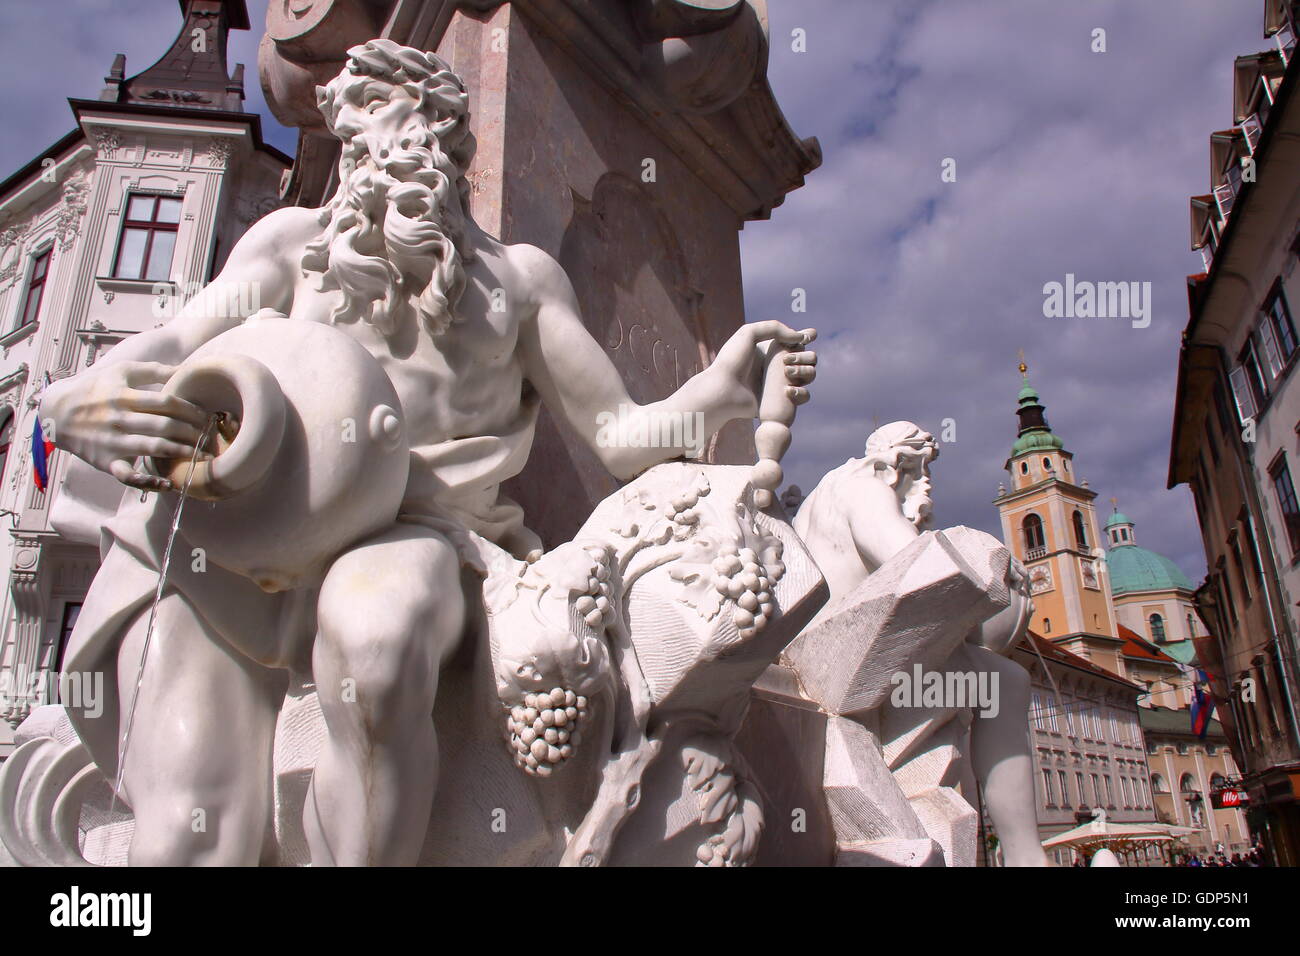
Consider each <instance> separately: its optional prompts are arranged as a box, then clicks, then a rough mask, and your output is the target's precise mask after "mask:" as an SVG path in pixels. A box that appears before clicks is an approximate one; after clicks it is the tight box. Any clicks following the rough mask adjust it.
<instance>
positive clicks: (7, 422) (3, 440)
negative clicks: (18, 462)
mask: <svg viewBox="0 0 1300 956" xmlns="http://www.w3.org/2000/svg"><path fill="white" fill-rule="evenodd" d="M0 415H2V416H3V417H4V424H3V425H0V478H2V477H4V473H5V465H7V464H8V463H9V446H11V445H12V444H13V442H14V410H13V409H12V408H4V409H0Z"/></svg>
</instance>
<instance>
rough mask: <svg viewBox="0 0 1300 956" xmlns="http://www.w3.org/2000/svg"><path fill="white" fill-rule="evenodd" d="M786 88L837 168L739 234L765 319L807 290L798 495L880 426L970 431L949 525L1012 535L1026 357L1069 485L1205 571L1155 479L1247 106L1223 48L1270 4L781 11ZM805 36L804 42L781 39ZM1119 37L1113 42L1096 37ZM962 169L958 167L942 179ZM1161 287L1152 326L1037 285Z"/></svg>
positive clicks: (752, 293) (942, 463)
mask: <svg viewBox="0 0 1300 956" xmlns="http://www.w3.org/2000/svg"><path fill="white" fill-rule="evenodd" d="M769 7H770V13H771V36H772V64H771V68H770V74H771V80H772V85H773V88H774V89H775V91H776V93H777V96H778V98H779V100H780V101H781V103H782V106H783V107H784V109H785V112H786V115H787V116H788V117H789V118H790V120H791V123H792V125H793V126H794V128H795V130H796V131H797V132H798V133H799V134H800V135H805V136H806V135H816V136H817V137H818V138H819V139H820V140H821V144H822V149H823V151H824V153H825V164H824V165H823V166H822V168H821V169H819V170H817V171H816V172H814V173H813V174H812V175H811V176H810V177H809V178H808V183H807V185H806V186H805V187H804V188H803V189H801V190H799V191H797V192H795V193H793V194H791V196H790V197H789V198H788V199H787V200H786V202H785V205H783V206H781V207H780V208H778V209H777V210H776V211H775V212H774V214H773V218H772V221H771V222H770V223H755V224H751V225H750V226H749V227H748V228H747V229H746V230H745V232H744V234H743V249H744V266H745V273H746V302H747V307H748V310H749V317H750V318H751V319H753V318H758V317H766V316H769V315H771V316H774V317H775V316H780V315H782V314H783V313H784V314H787V315H788V314H789V311H790V289H791V288H792V287H797V286H802V287H806V288H807V290H808V306H809V317H810V319H811V321H810V322H809V323H808V324H815V325H816V326H817V327H818V328H819V329H820V330H821V339H820V352H821V364H820V371H819V373H818V374H819V377H818V380H817V384H816V386H815V392H814V398H813V402H812V404H811V405H809V406H807V408H806V409H805V410H803V411H802V412H801V414H800V417H799V420H798V422H797V424H796V428H795V439H794V445H793V447H792V449H791V452H790V455H789V457H788V459H787V460H788V462H789V467H788V468H787V472H788V473H789V474H790V476H791V478H792V479H793V480H794V481H796V482H797V483H799V484H800V485H801V486H802V487H803V488H804V490H805V491H807V490H809V489H810V487H811V486H812V485H813V484H815V483H816V481H817V479H818V477H819V476H820V475H821V474H823V473H824V472H825V471H826V470H827V469H828V468H831V467H834V466H835V465H838V464H840V463H841V462H843V461H844V460H845V459H846V458H848V457H849V456H851V455H860V454H861V453H862V452H861V449H862V445H863V442H864V441H865V439H866V436H867V434H868V433H869V432H870V431H871V427H872V421H873V419H875V420H878V421H879V422H880V423H882V424H883V423H885V422H889V421H893V420H895V419H899V418H906V419H910V420H913V421H915V422H917V423H918V424H921V425H924V426H926V427H927V428H929V429H931V430H933V431H935V432H936V433H937V432H938V430H939V428H940V427H941V423H942V422H943V420H944V419H948V418H951V419H953V420H955V422H956V438H957V440H956V442H954V443H952V444H949V445H944V446H943V447H942V450H941V454H940V458H939V460H938V461H937V462H936V464H935V493H936V505H937V507H936V519H937V521H938V522H939V523H940V524H941V525H951V524H968V525H971V526H974V527H979V528H983V529H985V530H988V531H990V532H994V533H999V534H1000V530H999V528H998V525H997V514H996V509H995V508H994V507H993V506H992V505H991V504H990V501H991V499H992V498H993V497H994V496H995V495H996V492H997V486H998V483H999V481H1001V480H1003V478H1004V477H1005V474H1006V473H1005V472H1004V471H1003V470H1002V465H1003V463H1004V461H1005V460H1006V457H1007V453H1008V451H1009V450H1010V447H1011V443H1012V442H1013V441H1014V440H1015V437H1016V430H1015V429H1016V418H1015V414H1014V413H1015V407H1016V404H1015V399H1016V393H1017V391H1018V390H1019V388H1020V378H1019V374H1018V373H1017V371H1016V364H1017V362H1018V361H1019V360H1018V357H1017V351H1018V350H1019V349H1024V351H1025V356H1026V360H1027V362H1028V364H1029V368H1030V380H1031V381H1032V382H1033V384H1034V385H1035V386H1036V387H1037V388H1038V390H1039V393H1040V395H1041V396H1042V398H1043V401H1044V403H1045V404H1046V406H1047V416H1048V420H1049V422H1050V423H1051V425H1052V427H1053V429H1054V430H1055V431H1056V432H1057V434H1059V435H1060V436H1061V437H1062V438H1063V439H1064V441H1065V445H1066V448H1067V449H1069V450H1070V451H1072V452H1074V455H1075V465H1076V469H1075V470H1076V474H1078V475H1080V476H1081V477H1085V478H1087V479H1088V481H1089V483H1090V484H1091V487H1092V488H1093V490H1094V491H1096V492H1098V495H1099V497H1098V504H1099V510H1101V511H1104V512H1109V510H1110V503H1109V499H1110V498H1111V497H1112V496H1113V497H1115V498H1117V499H1118V501H1119V505H1120V508H1121V509H1122V510H1123V511H1125V512H1126V513H1127V514H1128V515H1129V516H1130V517H1132V518H1133V519H1134V520H1135V521H1137V522H1138V529H1137V531H1138V539H1139V542H1140V543H1142V544H1143V545H1145V546H1146V547H1149V548H1152V549H1154V550H1157V551H1160V552H1162V553H1164V554H1167V555H1168V556H1169V557H1171V558H1173V559H1174V560H1175V561H1177V562H1178V564H1179V565H1180V566H1182V567H1183V569H1184V570H1185V571H1186V572H1187V573H1188V574H1189V576H1191V577H1192V578H1193V580H1194V581H1199V580H1200V579H1201V577H1203V575H1204V557H1203V552H1202V550H1201V543H1200V535H1199V532H1198V530H1197V527H1196V517H1195V512H1194V509H1193V507H1192V503H1191V495H1190V493H1189V492H1188V491H1187V489H1186V487H1185V486H1184V487H1180V488H1178V489H1175V490H1174V491H1167V490H1165V482H1166V477H1167V470H1168V460H1169V436H1170V423H1171V419H1172V411H1173V390H1174V384H1175V377H1176V371H1177V354H1178V341H1179V334H1180V332H1181V331H1182V329H1183V327H1184V326H1185V324H1186V321H1187V293H1186V276H1187V274H1188V273H1190V272H1199V271H1201V264H1200V257H1199V255H1197V254H1196V253H1193V252H1191V251H1190V249H1189V246H1188V212H1187V208H1188V197H1189V196H1190V195H1192V194H1193V193H1204V192H1207V191H1208V176H1209V155H1208V145H1209V134H1210V132H1211V131H1212V130H1216V129H1222V128H1224V127H1225V126H1228V125H1230V124H1231V121H1232V85H1231V84H1232V63H1233V58H1234V56H1236V55H1239V54H1243V53H1249V52H1253V51H1255V50H1260V49H1265V48H1267V41H1265V40H1264V38H1263V33H1262V30H1263V26H1262V24H1263V10H1264V4H1263V3H1262V2H1261V0H1144V2H1142V3H1133V2H1131V0H1082V2H1077V3H1049V2H1043V0H981V2H979V3H973V2H966V0H897V2H894V0H889V2H886V0H870V2H844V0H798V2H793V0H786V2H782V0H771V2H770V4H769ZM797 28H801V29H803V30H805V31H806V37H807V52H806V53H797V52H794V51H792V49H791V40H790V38H791V31H792V30H795V29H797ZM1098 28H1101V29H1104V30H1105V31H1106V33H1105V40H1106V52H1104V53H1094V52H1092V50H1091V46H1092V37H1093V30H1095V29H1098ZM946 158H952V159H955V160H956V166H957V178H956V182H952V183H945V182H942V181H941V179H940V169H941V163H942V162H943V160H944V159H946ZM1067 273H1073V274H1074V275H1075V276H1076V277H1077V278H1078V279H1080V280H1091V281H1096V282H1100V281H1140V282H1149V283H1151V292H1152V311H1151V324H1150V326H1149V327H1147V328H1134V327H1133V325H1132V323H1131V322H1129V321H1125V320H1121V319H1099V318H1089V319H1082V318H1073V319H1067V318H1046V317H1044V314H1043V301H1044V296H1043V286H1044V284H1045V283H1048V282H1051V281H1058V282H1064V280H1065V276H1066V274H1067Z"/></svg>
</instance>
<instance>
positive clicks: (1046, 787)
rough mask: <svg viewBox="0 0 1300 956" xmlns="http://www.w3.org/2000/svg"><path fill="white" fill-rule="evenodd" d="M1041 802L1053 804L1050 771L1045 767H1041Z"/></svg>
mask: <svg viewBox="0 0 1300 956" xmlns="http://www.w3.org/2000/svg"><path fill="white" fill-rule="evenodd" d="M1043 802H1044V803H1045V804H1046V805H1047V806H1049V807H1050V806H1054V805H1055V804H1054V801H1053V800H1052V771H1050V770H1048V769H1047V768H1046V767H1044V768H1043Z"/></svg>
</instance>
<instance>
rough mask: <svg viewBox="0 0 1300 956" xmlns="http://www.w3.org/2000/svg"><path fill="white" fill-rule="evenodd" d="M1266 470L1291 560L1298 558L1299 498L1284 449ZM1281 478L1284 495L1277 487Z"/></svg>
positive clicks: (1299, 543) (1299, 532) (1299, 537)
mask: <svg viewBox="0 0 1300 956" xmlns="http://www.w3.org/2000/svg"><path fill="white" fill-rule="evenodd" d="M1267 471H1268V478H1269V483H1270V484H1271V485H1272V486H1273V497H1274V498H1275V499H1276V500H1277V505H1278V510H1279V511H1280V512H1281V513H1282V525H1283V527H1284V528H1286V534H1287V539H1288V543H1289V544H1290V545H1291V560H1292V561H1294V560H1296V559H1297V558H1300V499H1297V497H1296V491H1295V481H1294V479H1293V478H1292V477H1291V466H1290V465H1289V464H1288V462H1287V460H1286V450H1285V449H1283V450H1281V451H1279V452H1278V453H1277V455H1276V456H1274V458H1273V460H1272V461H1271V462H1269V465H1268V469H1267ZM1281 478H1285V479H1286V491H1287V495H1286V496H1284V495H1283V493H1282V489H1281V488H1280V487H1279V486H1280V481H1279V479H1281ZM1288 505H1289V507H1288Z"/></svg>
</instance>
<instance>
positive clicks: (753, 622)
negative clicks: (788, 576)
mask: <svg viewBox="0 0 1300 956" xmlns="http://www.w3.org/2000/svg"><path fill="white" fill-rule="evenodd" d="M777 564H778V565H779V564H780V562H777ZM784 570H785V568H784V567H781V571H784ZM713 572H714V574H713V587H714V589H715V590H716V591H717V592H718V593H719V594H721V595H722V596H723V597H724V598H730V599H731V600H733V601H735V602H736V608H735V610H733V611H732V612H731V621H732V623H733V624H735V625H736V630H737V631H738V632H739V633H740V636H741V637H742V638H745V639H748V638H751V637H753V636H754V635H755V634H757V633H758V632H759V631H761V630H762V629H763V625H765V624H766V623H767V622H768V619H769V618H771V617H772V610H773V605H772V580H771V579H769V576H768V572H767V571H766V570H765V569H764V568H763V565H762V564H760V563H759V560H758V555H757V554H755V553H754V549H753V548H740V549H739V550H736V551H732V552H730V553H729V554H719V555H718V557H716V558H714V559H713ZM774 577H776V578H779V577H780V574H779V573H778V574H775V575H774Z"/></svg>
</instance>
